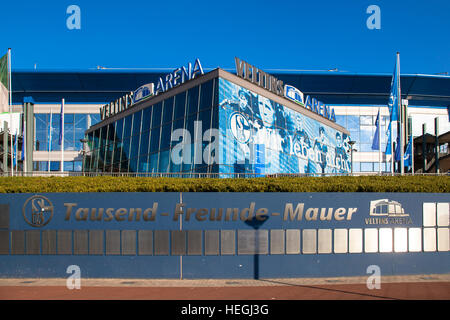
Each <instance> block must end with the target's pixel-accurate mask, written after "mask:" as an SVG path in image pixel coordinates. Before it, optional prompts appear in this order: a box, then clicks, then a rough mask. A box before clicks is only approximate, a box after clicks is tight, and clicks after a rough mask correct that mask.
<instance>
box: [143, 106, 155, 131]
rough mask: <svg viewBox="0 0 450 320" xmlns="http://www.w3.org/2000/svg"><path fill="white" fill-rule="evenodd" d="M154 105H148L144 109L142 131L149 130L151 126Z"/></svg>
mask: <svg viewBox="0 0 450 320" xmlns="http://www.w3.org/2000/svg"><path fill="white" fill-rule="evenodd" d="M152 110H153V108H152V107H148V108H146V109H144V110H143V113H142V129H141V130H142V132H145V131H148V130H150V128H151V120H152Z"/></svg>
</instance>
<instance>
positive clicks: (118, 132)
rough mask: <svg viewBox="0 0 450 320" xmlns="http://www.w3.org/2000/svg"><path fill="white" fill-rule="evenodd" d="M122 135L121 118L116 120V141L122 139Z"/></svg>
mask: <svg viewBox="0 0 450 320" xmlns="http://www.w3.org/2000/svg"><path fill="white" fill-rule="evenodd" d="M122 135H123V118H122V119H120V120H117V122H116V142H117V141H122Z"/></svg>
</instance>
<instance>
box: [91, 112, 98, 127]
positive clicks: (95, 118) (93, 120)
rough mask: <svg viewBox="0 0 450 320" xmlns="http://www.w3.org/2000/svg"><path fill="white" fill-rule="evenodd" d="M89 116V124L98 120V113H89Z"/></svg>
mask: <svg viewBox="0 0 450 320" xmlns="http://www.w3.org/2000/svg"><path fill="white" fill-rule="evenodd" d="M89 117H90V118H91V126H93V125H94V124H97V123H99V122H100V114H99V113H91V114H90V115H89Z"/></svg>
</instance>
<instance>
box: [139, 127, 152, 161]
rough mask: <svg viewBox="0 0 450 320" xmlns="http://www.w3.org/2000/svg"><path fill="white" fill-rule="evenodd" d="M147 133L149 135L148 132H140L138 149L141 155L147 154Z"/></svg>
mask: <svg viewBox="0 0 450 320" xmlns="http://www.w3.org/2000/svg"><path fill="white" fill-rule="evenodd" d="M149 135H150V132H148V131H147V132H143V133H142V134H141V144H140V147H139V149H140V153H139V154H140V155H141V156H142V155H146V154H148V142H149Z"/></svg>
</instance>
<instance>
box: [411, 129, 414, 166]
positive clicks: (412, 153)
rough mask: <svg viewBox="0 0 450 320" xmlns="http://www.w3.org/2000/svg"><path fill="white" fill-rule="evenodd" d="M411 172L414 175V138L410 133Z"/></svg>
mask: <svg viewBox="0 0 450 320" xmlns="http://www.w3.org/2000/svg"><path fill="white" fill-rule="evenodd" d="M411 168H412V169H411V172H412V175H414V136H413V135H412V132H411Z"/></svg>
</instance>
